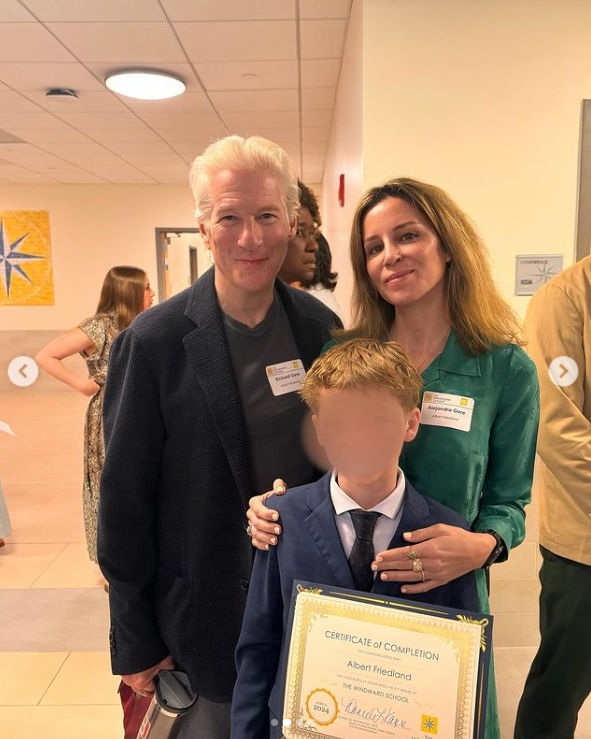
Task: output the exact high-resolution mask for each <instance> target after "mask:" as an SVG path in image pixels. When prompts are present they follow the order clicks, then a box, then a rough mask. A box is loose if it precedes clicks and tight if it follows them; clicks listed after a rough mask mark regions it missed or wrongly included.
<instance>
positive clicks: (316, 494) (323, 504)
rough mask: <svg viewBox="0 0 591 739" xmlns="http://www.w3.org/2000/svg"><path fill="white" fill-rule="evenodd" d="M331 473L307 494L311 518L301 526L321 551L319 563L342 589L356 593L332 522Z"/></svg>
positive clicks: (337, 533) (333, 521) (349, 569)
mask: <svg viewBox="0 0 591 739" xmlns="http://www.w3.org/2000/svg"><path fill="white" fill-rule="evenodd" d="M330 478H331V473H330V472H329V473H327V474H326V475H325V476H324V477H323V478H322V479H321V480H319V481H318V482H317V483H316V484H315V485H314V487H313V489H312V490H311V492H310V493H309V494H308V499H307V500H306V505H307V506H308V508H309V509H310V514H309V515H308V516H307V518H306V519H305V520H304V525H305V526H306V528H307V529H308V531H309V532H310V536H311V537H312V539H313V540H314V542H315V543H316V546H317V547H318V549H319V550H320V553H321V555H322V559H323V560H324V561H325V562H326V564H327V565H328V566H329V567H330V569H331V571H332V573H333V575H334V576H335V577H336V579H337V584H338V585H339V587H341V588H350V589H352V590H354V589H355V583H354V581H353V575H352V574H351V568H350V567H349V563H348V562H347V558H346V557H345V551H344V549H343V545H342V543H341V537H340V535H339V531H338V529H337V524H336V521H335V512H334V508H333V505H332V499H331V497H330Z"/></svg>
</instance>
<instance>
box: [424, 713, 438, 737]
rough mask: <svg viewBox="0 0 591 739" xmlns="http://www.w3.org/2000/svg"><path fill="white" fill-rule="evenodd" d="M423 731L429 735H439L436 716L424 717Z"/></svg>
mask: <svg viewBox="0 0 591 739" xmlns="http://www.w3.org/2000/svg"><path fill="white" fill-rule="evenodd" d="M421 731H425V732H426V733H427V734H437V719H436V718H435V716H423V720H422V721H421Z"/></svg>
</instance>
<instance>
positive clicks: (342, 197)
mask: <svg viewBox="0 0 591 739" xmlns="http://www.w3.org/2000/svg"><path fill="white" fill-rule="evenodd" d="M339 205H340V206H341V208H344V207H345V175H344V174H340V175H339Z"/></svg>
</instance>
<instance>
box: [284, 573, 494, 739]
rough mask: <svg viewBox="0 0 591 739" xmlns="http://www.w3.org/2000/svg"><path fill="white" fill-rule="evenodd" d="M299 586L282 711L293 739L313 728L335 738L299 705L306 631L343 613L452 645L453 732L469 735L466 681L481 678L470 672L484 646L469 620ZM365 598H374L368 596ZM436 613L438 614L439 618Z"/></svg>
mask: <svg viewBox="0 0 591 739" xmlns="http://www.w3.org/2000/svg"><path fill="white" fill-rule="evenodd" d="M298 590H299V593H298V596H297V600H296V609H295V614H294V621H293V630H292V638H291V644H290V648H289V659H288V666H287V677H288V681H287V691H286V701H285V715H284V718H287V719H288V720H289V722H290V723H289V725H288V728H287V731H288V733H289V736H290V737H294V739H295V738H296V737H307V736H310V730H312V731H313V733H314V736H315V737H319V738H320V737H325V738H326V739H332V737H331V735H330V734H325V733H324V732H322V731H319V730H318V729H317V728H316V725H314V726H309V727H308V726H306V723H307V720H306V718H305V716H304V714H303V712H302V709H301V706H302V674H303V669H304V662H305V655H306V648H307V640H308V634H309V633H310V631H311V630H312V627H313V626H314V623H315V622H316V621H317V620H318V619H319V618H327V617H329V616H342V617H344V618H350V619H351V620H355V621H360V622H363V623H373V624H381V625H385V626H394V627H399V628H404V629H406V630H407V631H415V632H418V633H424V634H432V635H434V636H437V637H438V638H440V639H443V640H444V641H447V642H448V643H449V644H451V646H452V648H453V649H454V651H455V652H456V654H457V656H458V659H459V664H460V668H459V677H458V680H459V686H458V700H457V705H456V730H455V733H454V736H456V737H458V739H459V738H460V737H465V736H470V734H468V733H466V732H467V730H469V727H467V726H466V720H467V715H466V714H467V711H466V703H467V700H468V696H467V692H468V682H469V679H470V678H471V679H472V681H475V680H477V678H478V675H473V674H472V673H473V670H472V664H473V663H474V656H475V655H474V652H475V650H477V649H479V648H480V646H481V644H480V641H481V634H480V632H479V633H478V638H477V639H476V638H475V634H474V630H473V628H469V629H467V628H466V627H467V626H472V624H470V622H469V621H468V620H467V619H466V620H458V621H454V620H452V619H448V618H445V619H444V618H442V615H443V616H447V613H446V612H445V611H436V610H435V609H433V611H429V609H425V608H422V607H417V608H416V611H417V612H415V613H412V612H405V611H403V610H387V609H385V608H383V606H382V605H377V604H378V603H379V604H384V603H387V605H393V604H392V603H391V602H389V601H381V600H379V599H377V598H376V599H373V600H375V602H376V605H373V604H371V603H363V602H354V601H353V600H350V599H349V598H343V596H342V593H335V595H337V596H340V597H338V598H335V597H331V596H330V595H329V594H322V593H321V591H318V590H306V589H304V588H301V587H299V586H298ZM363 600H365V599H363ZM367 600H372V599H371V598H367ZM404 607H405V608H406V604H404ZM420 611H422V613H420ZM436 614H439V616H437V615H436ZM417 616H422V617H424V618H425V619H430V620H429V621H426V622H425V623H421V622H420V621H417V620H416V617H417ZM478 708H479V706H477V710H478ZM478 714H480V710H478ZM468 715H469V711H468ZM478 720H479V716H478Z"/></svg>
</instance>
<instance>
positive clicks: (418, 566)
mask: <svg viewBox="0 0 591 739" xmlns="http://www.w3.org/2000/svg"><path fill="white" fill-rule="evenodd" d="M412 570H413V572H422V571H423V560H422V559H421V558H420V557H417V558H416V559H415V560H413V563H412Z"/></svg>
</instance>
